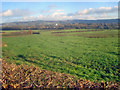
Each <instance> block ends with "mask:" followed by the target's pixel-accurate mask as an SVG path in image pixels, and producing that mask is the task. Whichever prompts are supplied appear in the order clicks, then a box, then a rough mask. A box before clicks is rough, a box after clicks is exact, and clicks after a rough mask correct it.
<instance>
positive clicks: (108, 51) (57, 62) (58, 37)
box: [2, 29, 119, 82]
mask: <svg viewBox="0 0 120 90" xmlns="http://www.w3.org/2000/svg"><path fill="white" fill-rule="evenodd" d="M37 31H39V32H40V34H38V35H37V34H32V35H22V36H15V37H7V35H5V36H4V35H3V38H2V42H3V43H5V44H6V45H7V46H6V47H4V46H3V48H2V51H3V52H2V53H3V54H2V55H3V56H2V57H3V59H5V60H6V61H7V62H10V63H11V62H13V63H15V64H16V65H21V64H23V65H28V66H35V67H39V68H40V69H44V70H49V71H54V72H59V73H66V74H70V75H72V76H75V77H77V78H81V79H87V80H90V81H98V82H99V81H115V82H118V81H119V77H118V76H119V73H118V70H119V67H118V60H119V59H118V55H119V54H118V30H98V31H95V30H93V31H92V30H86V29H73V30H53V31H52V30H51V31H47V30H46V31H43V30H37ZM84 31H85V32H84ZM7 33H8V34H9V32H7ZM8 36H10V35H8Z"/></svg>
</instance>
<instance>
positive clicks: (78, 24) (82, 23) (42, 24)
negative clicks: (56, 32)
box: [0, 19, 118, 30]
mask: <svg viewBox="0 0 120 90" xmlns="http://www.w3.org/2000/svg"><path fill="white" fill-rule="evenodd" d="M117 24H118V19H106V20H105V19H103V20H78V19H76V20H61V21H44V20H37V21H26V22H11V23H3V24H1V25H2V27H3V28H2V30H23V29H24V30H28V29H32V30H40V29H116V28H118V25H117ZM1 25H0V27H1Z"/></svg>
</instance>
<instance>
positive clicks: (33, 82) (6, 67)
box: [2, 60, 118, 89]
mask: <svg viewBox="0 0 120 90" xmlns="http://www.w3.org/2000/svg"><path fill="white" fill-rule="evenodd" d="M2 66H3V69H2V71H3V72H2V77H3V78H2V88H4V89H9V88H42V87H43V88H109V89H115V88H116V89H117V88H118V83H113V82H105V83H104V82H101V83H98V82H91V81H87V80H82V79H80V80H79V79H76V78H75V77H74V76H70V75H67V74H63V73H57V72H52V71H48V70H40V69H39V68H38V67H33V66H29V67H28V66H26V65H15V64H9V63H7V62H5V60H3V61H2Z"/></svg>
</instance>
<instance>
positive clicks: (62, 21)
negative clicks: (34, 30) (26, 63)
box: [2, 19, 118, 25]
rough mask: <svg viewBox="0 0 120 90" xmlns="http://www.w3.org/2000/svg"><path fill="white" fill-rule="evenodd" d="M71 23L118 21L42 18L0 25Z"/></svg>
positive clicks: (112, 20) (114, 21)
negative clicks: (51, 19)
mask: <svg viewBox="0 0 120 90" xmlns="http://www.w3.org/2000/svg"><path fill="white" fill-rule="evenodd" d="M56 23H57V24H73V23H84V24H88V23H118V19H101V20H78V19H76V20H61V21H44V20H37V21H26V22H11V23H3V24H2V25H28V24H29V25H31V24H32V25H34V24H35V25H36V24H46V25H49V24H56Z"/></svg>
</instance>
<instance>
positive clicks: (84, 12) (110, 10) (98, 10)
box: [68, 6, 118, 16]
mask: <svg viewBox="0 0 120 90" xmlns="http://www.w3.org/2000/svg"><path fill="white" fill-rule="evenodd" d="M117 11H118V6H114V7H99V8H96V9H94V8H88V9H84V10H79V11H78V12H76V13H70V14H68V16H73V15H90V14H98V15H99V14H103V13H114V12H117Z"/></svg>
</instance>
